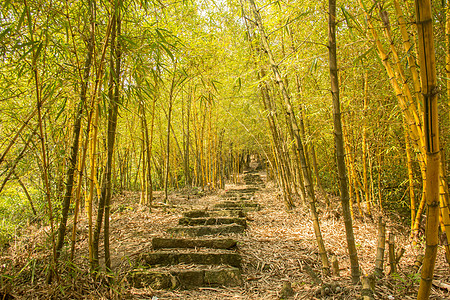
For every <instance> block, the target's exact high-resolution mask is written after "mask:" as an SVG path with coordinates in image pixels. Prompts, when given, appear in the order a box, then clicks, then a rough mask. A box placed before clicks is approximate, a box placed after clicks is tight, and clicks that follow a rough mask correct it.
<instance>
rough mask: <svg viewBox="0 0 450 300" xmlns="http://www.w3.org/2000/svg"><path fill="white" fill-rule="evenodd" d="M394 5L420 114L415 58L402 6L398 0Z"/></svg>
mask: <svg viewBox="0 0 450 300" xmlns="http://www.w3.org/2000/svg"><path fill="white" fill-rule="evenodd" d="M394 7H395V12H396V15H397V21H398V25H399V27H400V32H401V35H402V39H403V48H404V50H405V53H406V58H407V60H408V66H409V71H410V72H411V76H412V82H413V86H414V94H415V98H416V103H417V104H416V105H417V112H418V113H419V114H420V113H421V104H420V90H421V87H420V80H419V74H418V72H417V68H416V60H415V59H414V57H413V55H412V52H413V51H412V49H413V46H412V45H411V42H410V38H409V34H408V30H407V29H406V24H407V23H406V21H405V18H404V17H403V11H402V8H401V6H400V4H399V2H398V0H394Z"/></svg>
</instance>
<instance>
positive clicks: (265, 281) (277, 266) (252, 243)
mask: <svg viewBox="0 0 450 300" xmlns="http://www.w3.org/2000/svg"><path fill="white" fill-rule="evenodd" d="M261 175H262V177H263V178H264V174H261ZM232 188H236V186H234V185H227V186H226V189H225V191H226V190H227V189H232ZM220 193H224V191H220ZM220 193H219V194H210V195H206V196H204V195H202V194H198V193H196V192H195V191H194V190H191V191H189V193H188V192H187V191H184V192H180V193H173V194H172V195H171V197H170V205H169V206H163V205H159V206H157V207H155V208H153V209H152V212H150V211H149V209H148V207H145V206H140V205H139V204H138V202H139V199H138V195H137V194H136V193H126V194H124V195H122V196H120V197H117V198H116V199H115V202H114V206H113V210H112V216H111V249H112V253H111V254H112V257H113V267H114V271H115V272H116V275H115V276H114V277H115V280H116V282H117V284H116V286H115V287H114V289H113V290H112V291H111V290H110V291H109V292H106V291H107V290H108V289H107V288H106V286H105V285H100V286H99V285H98V284H96V283H95V282H94V281H93V280H92V279H91V278H90V277H89V276H88V270H87V267H86V268H84V267H82V266H88V260H87V257H88V255H87V254H88V253H87V238H86V236H87V224H86V221H85V220H83V221H82V223H81V224H80V229H79V239H78V243H77V258H76V261H75V264H76V265H77V266H81V267H78V268H77V272H78V273H76V274H77V275H75V277H73V278H70V276H68V274H66V275H64V276H67V277H69V278H64V280H63V284H60V285H58V284H56V283H55V284H54V285H52V286H46V285H44V284H42V282H43V273H42V274H40V273H39V272H36V273H35V274H34V275H33V276H34V280H33V283H31V282H30V276H31V275H30V274H32V272H31V269H30V267H29V266H28V267H26V268H25V269H26V270H25V271H22V273H21V275H20V276H18V278H17V279H16V282H15V286H14V288H12V287H11V288H10V291H11V294H12V295H14V296H16V298H17V299H22V298H23V299H47V298H51V297H53V298H54V299H63V298H65V299H68V298H67V297H69V298H71V299H112V298H114V299H153V300H156V299H280V297H282V296H283V295H284V293H285V291H284V290H283V286H285V285H286V283H287V282H289V283H290V284H291V286H292V289H293V295H292V296H291V297H290V298H289V299H358V298H359V297H360V290H361V287H360V286H352V285H351V283H350V282H351V280H350V272H349V271H348V269H349V262H348V255H347V252H346V248H345V245H346V241H345V232H344V228H343V224H342V223H343V222H342V219H341V218H340V214H339V205H338V203H337V200H336V199H333V205H332V206H333V207H332V209H331V210H330V211H325V209H324V207H323V206H322V205H321V204H319V208H320V210H321V211H322V212H321V213H320V221H321V228H322V233H323V236H324V239H325V244H326V248H327V251H328V252H329V254H330V257H331V255H335V256H336V257H337V258H338V260H339V263H340V268H341V277H340V278H335V277H328V278H326V280H324V281H325V283H326V284H327V287H328V288H327V289H326V291H324V292H322V293H321V290H320V289H319V286H318V285H317V284H316V283H314V282H313V279H312V278H311V276H310V275H308V273H307V272H306V270H305V268H306V267H305V266H306V265H308V266H310V267H311V268H312V269H313V270H315V272H316V273H317V274H318V275H319V276H321V275H320V270H321V265H320V259H319V257H318V252H317V246H316V242H315V238H314V232H313V229H312V223H311V222H310V221H309V216H308V213H307V210H306V209H304V208H303V207H302V205H301V204H299V205H298V206H297V207H296V208H295V209H294V210H292V211H289V212H288V211H286V210H285V208H284V205H283V202H282V201H281V199H280V197H279V194H278V192H277V189H276V188H275V187H274V186H273V184H272V183H270V182H269V183H267V184H266V187H265V188H263V189H261V190H260V191H257V192H256V193H255V196H254V197H253V201H255V202H257V203H259V204H260V205H261V210H260V211H250V212H248V213H247V219H248V220H247V222H248V228H247V230H246V232H245V233H244V234H241V235H236V237H235V238H236V239H237V240H238V250H237V251H238V253H240V255H241V256H242V277H243V282H244V283H243V285H242V286H240V287H227V288H222V287H210V288H198V289H193V290H173V291H166V290H159V291H158V290H151V289H149V288H139V289H138V288H131V287H130V286H129V284H128V283H127V281H126V274H127V273H128V272H130V271H131V270H132V269H133V263H134V261H135V260H136V259H137V257H138V256H139V255H140V254H141V253H143V252H145V251H149V250H151V239H152V238H153V237H158V236H163V235H165V234H166V229H167V228H169V227H173V226H176V225H177V221H178V219H179V218H180V217H181V216H182V213H183V212H186V211H189V210H192V209H201V208H205V207H212V206H213V205H214V204H216V203H217V202H218V201H219V199H220ZM320 201H321V199H320V197H319V202H320ZM397 223H398V221H395V222H389V221H388V222H387V225H388V230H389V231H391V232H394V233H395V234H396V238H397V248H400V247H403V248H405V250H406V253H405V255H404V257H403V258H402V260H401V261H400V264H399V273H400V275H394V276H387V277H385V278H384V279H382V280H380V281H378V283H377V286H376V289H375V296H376V299H415V294H416V291H417V287H418V276H417V275H411V274H412V271H411V268H412V265H413V262H414V259H415V254H416V252H417V250H416V249H414V248H413V247H412V246H411V245H410V244H409V242H408V239H407V236H406V234H407V232H408V228H407V227H405V228H402V227H398V226H397V227H396V226H392V224H397ZM354 228H355V235H356V244H357V248H358V254H359V259H360V264H361V268H362V270H363V273H370V272H371V271H372V268H373V263H374V261H375V251H376V236H377V232H376V229H377V225H376V224H375V223H374V222H372V221H370V220H366V221H365V222H364V221H363V220H361V219H356V220H355V223H354ZM30 236H31V237H28V238H27V243H28V246H26V247H25V245H26V243H25V241H22V242H18V243H17V244H16V245H15V246H13V248H12V249H10V252H9V256H8V257H9V258H8V259H9V260H10V261H14V262H16V263H17V264H19V262H20V263H21V264H22V265H25V263H27V260H26V259H24V255H23V253H27V255H28V258H29V257H35V259H36V261H38V260H39V259H45V257H48V255H47V254H45V253H47V252H44V251H43V250H42V249H41V250H40V251H39V250H38V249H37V248H36V246H37V245H39V243H41V242H42V236H45V235H44V234H43V233H42V232H41V233H39V232H35V233H34V235H32V234H30ZM31 245H34V247H35V248H33V247H32V246H31ZM14 247H15V248H14ZM31 249H33V250H31ZM16 251H19V252H16ZM20 251H24V252H20ZM101 251H102V250H101ZM18 253H22V255H21V256H20V255H19V254H18ZM5 257H6V256H5V255H4V256H3V258H2V262H5V261H7V260H5ZM11 257H12V258H11ZM19 258H20V259H19ZM62 258H63V259H64V258H65V257H64V256H63V257H62ZM3 266H5V264H3ZM436 267H437V270H436V279H438V280H440V281H442V282H447V283H448V282H450V275H449V272H448V265H446V263H445V262H444V258H443V255H442V252H441V251H440V252H439V255H438V261H437V263H436ZM28 269H30V270H28ZM388 269H389V268H388V267H385V273H386V272H387V271H388ZM66 271H67V269H66ZM25 273H26V274H28V275H27V276H24V274H25ZM69 273H70V272H69ZM71 274H72V273H71ZM408 274H409V275H408ZM71 276H73V274H72V275H71ZM61 286H62V287H61ZM3 290H4V289H3ZM61 290H63V292H61ZM431 299H450V293H449V291H448V290H446V289H439V288H436V287H433V293H432V298H431Z"/></svg>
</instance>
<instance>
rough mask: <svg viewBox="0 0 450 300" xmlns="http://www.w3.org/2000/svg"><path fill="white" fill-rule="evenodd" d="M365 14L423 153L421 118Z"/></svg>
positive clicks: (401, 105)
mask: <svg viewBox="0 0 450 300" xmlns="http://www.w3.org/2000/svg"><path fill="white" fill-rule="evenodd" d="M359 3H360V6H361V7H362V8H363V9H364V5H363V4H362V3H361V0H360V1H359ZM364 12H365V15H366V18H367V23H368V26H369V31H370V33H371V35H372V37H373V39H374V42H375V46H376V48H377V53H378V55H379V57H380V59H381V62H382V64H383V66H384V68H385V70H386V73H387V74H388V77H389V82H390V84H391V86H392V87H393V89H394V92H395V95H396V97H397V99H398V102H399V105H400V107H401V109H402V110H403V112H404V114H405V117H406V119H407V121H408V124H409V126H410V129H411V131H412V133H413V136H414V139H415V141H416V142H417V143H418V144H419V149H420V150H421V151H423V147H422V145H424V140H423V131H422V129H421V127H419V126H418V125H419V124H421V122H420V120H419V116H418V114H417V112H416V111H415V110H414V109H413V108H412V103H411V101H408V100H409V99H408V100H407V99H405V95H404V93H403V89H402V88H401V86H400V85H399V83H398V78H397V76H396V74H395V72H394V70H393V68H392V66H391V64H390V63H389V60H388V59H389V58H388V55H387V54H386V52H385V50H384V47H383V45H382V43H381V40H380V38H379V36H378V33H377V32H376V30H375V27H374V25H373V24H372V22H371V16H370V15H369V14H368V13H367V11H365V10H364Z"/></svg>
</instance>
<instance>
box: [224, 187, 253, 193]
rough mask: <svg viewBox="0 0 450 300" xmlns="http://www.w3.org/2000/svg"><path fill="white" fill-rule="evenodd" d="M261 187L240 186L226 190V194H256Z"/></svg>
mask: <svg viewBox="0 0 450 300" xmlns="http://www.w3.org/2000/svg"><path fill="white" fill-rule="evenodd" d="M259 190H260V189H259V188H257V187H252V186H250V187H246V188H239V189H230V190H226V191H225V194H227V193H239V194H254V193H255V192H256V191H259Z"/></svg>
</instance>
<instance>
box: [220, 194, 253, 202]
mask: <svg viewBox="0 0 450 300" xmlns="http://www.w3.org/2000/svg"><path fill="white" fill-rule="evenodd" d="M220 198H222V199H224V200H232V201H238V200H251V199H252V198H253V196H250V195H221V196H220Z"/></svg>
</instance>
